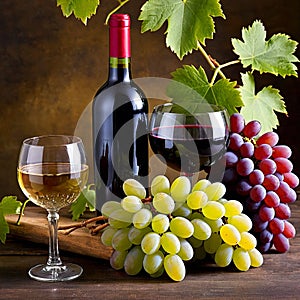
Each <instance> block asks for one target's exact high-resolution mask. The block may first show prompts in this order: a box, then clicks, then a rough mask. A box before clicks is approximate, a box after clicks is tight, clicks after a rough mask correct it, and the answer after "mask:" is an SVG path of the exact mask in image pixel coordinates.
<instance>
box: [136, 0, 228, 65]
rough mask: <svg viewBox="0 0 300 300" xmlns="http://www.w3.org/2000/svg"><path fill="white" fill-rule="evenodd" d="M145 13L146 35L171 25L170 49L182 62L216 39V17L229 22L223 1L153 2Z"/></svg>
mask: <svg viewBox="0 0 300 300" xmlns="http://www.w3.org/2000/svg"><path fill="white" fill-rule="evenodd" d="M141 10H142V11H141V14H140V16H139V20H142V21H143V23H142V29H141V30H142V32H145V31H148V30H150V31H156V30H158V29H159V28H161V26H162V25H163V24H164V23H165V22H166V21H168V28H167V31H166V34H167V37H166V45H167V47H170V48H171V50H172V51H173V52H175V53H176V55H177V56H178V58H180V59H182V58H183V56H185V55H187V54H188V53H191V52H192V51H193V50H194V49H197V48H198V46H197V45H198V43H199V42H200V43H201V44H203V45H205V40H206V39H207V38H209V39H212V38H213V34H214V33H215V26H214V21H213V17H223V18H225V16H224V14H223V12H222V9H221V5H220V3H219V0H201V1H199V0H164V1H161V0H149V1H147V2H146V3H145V4H144V5H143V6H142V8H141Z"/></svg>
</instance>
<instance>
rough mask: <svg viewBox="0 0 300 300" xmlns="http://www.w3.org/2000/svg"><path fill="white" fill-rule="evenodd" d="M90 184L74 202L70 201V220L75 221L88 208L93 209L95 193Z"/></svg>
mask: <svg viewBox="0 0 300 300" xmlns="http://www.w3.org/2000/svg"><path fill="white" fill-rule="evenodd" d="M91 186H92V185H89V186H88V187H87V188H85V189H84V190H83V191H82V192H81V194H80V195H79V197H78V198H77V199H76V201H75V202H73V203H72V205H71V208H70V212H71V213H72V220H73V221H77V220H78V219H79V218H80V216H81V215H83V213H84V212H85V211H86V209H87V208H89V210H90V211H95V207H96V195H95V191H94V190H92V189H91Z"/></svg>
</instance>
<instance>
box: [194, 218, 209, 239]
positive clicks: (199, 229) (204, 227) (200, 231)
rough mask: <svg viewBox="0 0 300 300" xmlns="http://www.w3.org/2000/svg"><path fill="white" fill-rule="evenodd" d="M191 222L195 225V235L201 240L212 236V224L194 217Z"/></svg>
mask: <svg viewBox="0 0 300 300" xmlns="http://www.w3.org/2000/svg"><path fill="white" fill-rule="evenodd" d="M191 223H192V224H193V226H194V233H193V236H194V237H195V238H197V239H199V240H203V241H204V240H207V239H208V238H209V237H210V236H211V228H210V226H209V225H208V224H207V223H206V222H205V221H203V220H200V219H193V220H192V221H191Z"/></svg>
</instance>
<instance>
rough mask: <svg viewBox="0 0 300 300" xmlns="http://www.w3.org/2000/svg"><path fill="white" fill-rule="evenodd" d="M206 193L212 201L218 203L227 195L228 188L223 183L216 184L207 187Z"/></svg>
mask: <svg viewBox="0 0 300 300" xmlns="http://www.w3.org/2000/svg"><path fill="white" fill-rule="evenodd" d="M204 192H205V193H206V194H207V197H208V199H209V200H211V201H217V200H219V199H221V198H222V197H223V196H224V195H225V193H226V187H225V185H224V184H223V183H221V182H214V183H212V184H210V185H208V186H207V187H206V189H205V190H204Z"/></svg>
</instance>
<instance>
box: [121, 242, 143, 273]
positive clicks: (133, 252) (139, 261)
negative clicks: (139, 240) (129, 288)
mask: <svg viewBox="0 0 300 300" xmlns="http://www.w3.org/2000/svg"><path fill="white" fill-rule="evenodd" d="M144 256H145V254H144V252H143V250H142V249H141V247H140V246H134V247H132V248H131V249H130V250H129V252H128V254H127V256H126V258H125V261H124V270H125V272H126V273H127V274H128V275H137V274H138V273H139V272H140V271H141V270H142V268H143V260H144Z"/></svg>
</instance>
